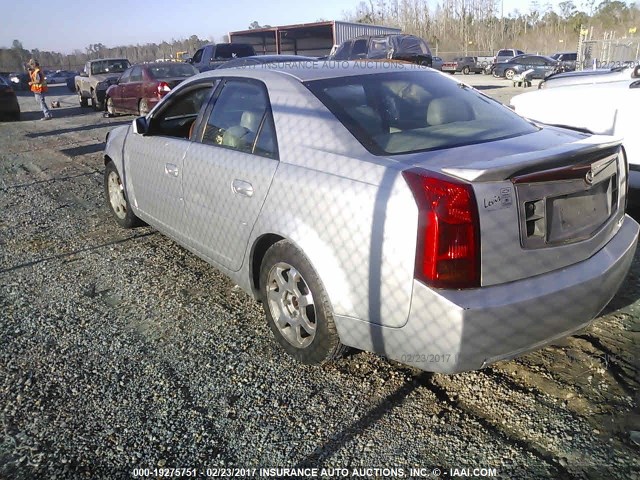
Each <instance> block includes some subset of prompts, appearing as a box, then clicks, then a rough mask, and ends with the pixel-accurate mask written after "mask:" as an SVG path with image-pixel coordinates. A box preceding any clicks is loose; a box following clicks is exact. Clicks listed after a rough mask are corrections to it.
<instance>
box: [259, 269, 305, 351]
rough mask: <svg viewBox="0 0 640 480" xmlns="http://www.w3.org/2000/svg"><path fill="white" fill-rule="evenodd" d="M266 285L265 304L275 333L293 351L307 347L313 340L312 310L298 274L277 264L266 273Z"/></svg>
mask: <svg viewBox="0 0 640 480" xmlns="http://www.w3.org/2000/svg"><path fill="white" fill-rule="evenodd" d="M267 282H268V283H267V302H268V305H269V310H270V312H271V316H272V317H273V319H274V322H275V324H276V326H277V328H278V330H279V331H280V333H281V334H282V336H283V337H284V338H285V339H286V340H287V342H289V343H290V344H291V345H293V346H294V347H296V348H305V347H308V346H309V345H310V344H311V343H312V342H313V339H314V338H315V336H316V328H317V322H316V307H315V304H314V299H313V295H312V293H311V290H309V286H308V285H307V282H306V281H305V279H304V278H303V277H302V274H301V273H300V272H299V271H298V270H297V269H296V268H295V267H293V266H292V265H289V264H288V263H285V262H279V263H277V264H275V265H274V266H273V267H271V270H269V275H268V277H267Z"/></svg>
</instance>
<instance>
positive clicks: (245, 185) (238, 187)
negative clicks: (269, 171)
mask: <svg viewBox="0 0 640 480" xmlns="http://www.w3.org/2000/svg"><path fill="white" fill-rule="evenodd" d="M231 188H232V189H233V192H234V193H237V194H239V195H244V196H245V197H252V196H253V185H251V184H250V183H249V182H245V181H244V180H234V181H233V182H232V183H231Z"/></svg>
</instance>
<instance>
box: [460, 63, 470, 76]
mask: <svg viewBox="0 0 640 480" xmlns="http://www.w3.org/2000/svg"><path fill="white" fill-rule="evenodd" d="M469 71H470V70H469V67H468V66H466V65H465V66H464V67H463V68H462V73H464V74H465V75H469Z"/></svg>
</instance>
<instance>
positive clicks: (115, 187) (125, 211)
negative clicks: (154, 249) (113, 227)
mask: <svg viewBox="0 0 640 480" xmlns="http://www.w3.org/2000/svg"><path fill="white" fill-rule="evenodd" d="M104 193H105V197H106V199H107V205H108V206H109V209H110V210H111V213H112V214H113V216H114V218H115V220H116V222H118V225H120V226H121V227H122V228H134V227H138V226H140V225H142V224H143V222H142V220H140V219H139V218H138V217H136V215H135V214H134V213H133V210H131V206H130V205H129V200H127V195H126V193H125V191H124V185H123V184H122V180H121V179H120V174H119V173H118V169H117V168H116V166H115V165H114V164H113V162H109V163H107V165H106V167H105V169H104Z"/></svg>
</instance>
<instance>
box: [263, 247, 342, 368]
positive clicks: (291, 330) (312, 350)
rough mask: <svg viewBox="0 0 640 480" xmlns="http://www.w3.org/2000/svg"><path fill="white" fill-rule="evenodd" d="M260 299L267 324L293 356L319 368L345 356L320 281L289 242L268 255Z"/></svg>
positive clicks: (302, 256)
mask: <svg viewBox="0 0 640 480" xmlns="http://www.w3.org/2000/svg"><path fill="white" fill-rule="evenodd" d="M260 295H261V299H262V303H263V307H264V311H265V314H266V317H267V323H268V324H269V327H270V328H271V331H272V332H273V334H274V336H275V338H276V341H277V342H278V343H279V344H280V346H281V347H282V348H283V349H284V350H285V351H286V352H287V353H288V354H289V355H290V356H292V357H293V358H295V359H296V360H298V361H299V362H302V363H305V364H319V363H325V362H328V361H330V360H333V359H335V358H337V357H340V356H341V355H342V354H343V353H344V350H345V347H344V346H343V345H342V343H340V338H339V337H338V332H337V330H336V326H335V323H334V321H333V312H332V309H331V305H330V303H329V298H328V296H327V293H326V292H325V289H324V286H323V285H322V282H321V280H320V277H319V276H318V274H317V273H316V271H315V270H314V269H313V267H312V266H311V264H310V262H309V260H307V258H306V257H305V256H304V254H303V253H302V252H300V251H299V250H298V249H297V248H296V247H295V246H294V245H293V244H291V243H290V242H288V241H286V240H282V241H280V242H278V243H276V244H274V245H273V246H272V247H271V248H269V250H268V251H267V253H266V254H265V257H264V259H263V260H262V266H261V268H260Z"/></svg>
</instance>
